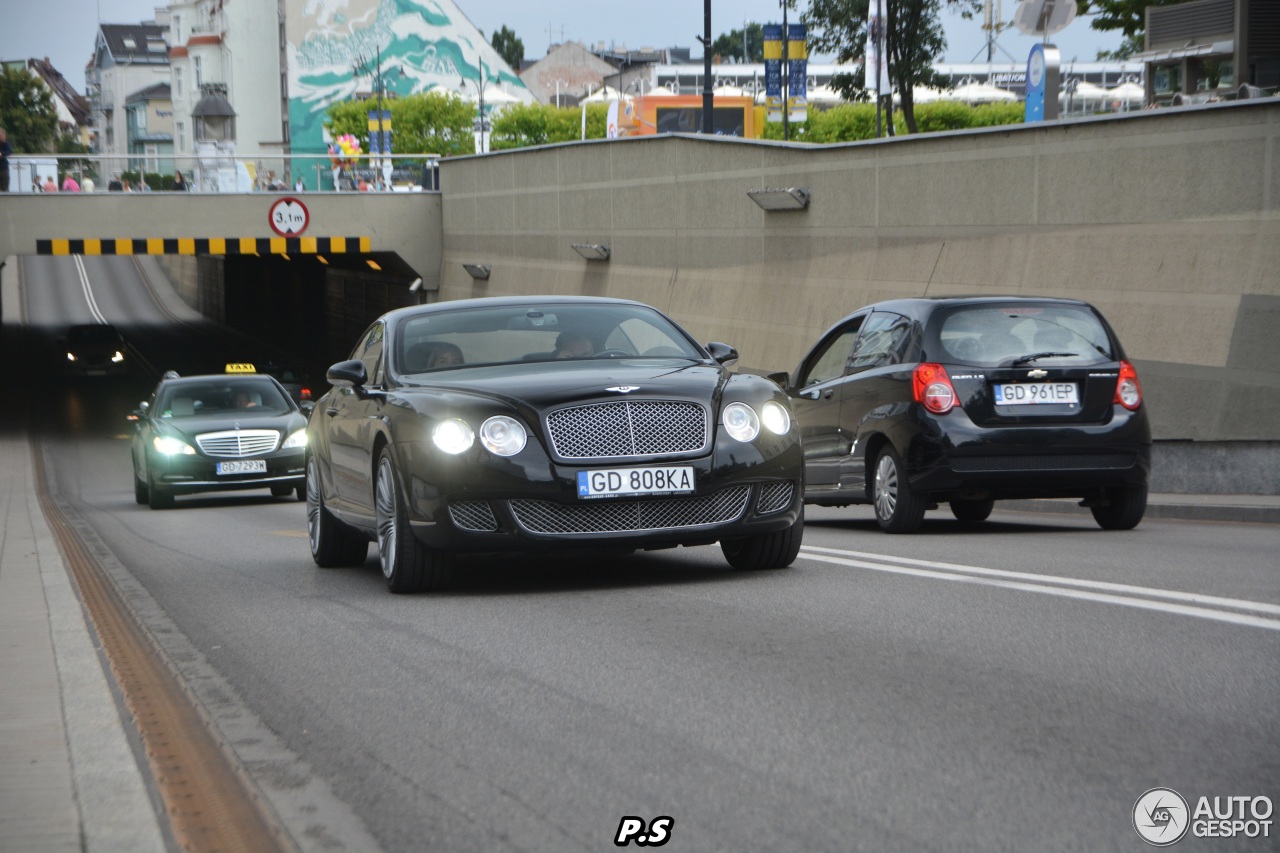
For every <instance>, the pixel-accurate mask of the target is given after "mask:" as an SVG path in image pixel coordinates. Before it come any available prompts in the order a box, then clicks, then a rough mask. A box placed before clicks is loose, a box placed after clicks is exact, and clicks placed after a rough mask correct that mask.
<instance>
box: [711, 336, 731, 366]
mask: <svg viewBox="0 0 1280 853" xmlns="http://www.w3.org/2000/svg"><path fill="white" fill-rule="evenodd" d="M707 352H709V353H711V357H712V358H714V359H715V360H716V361H718V362H719V363H720V364H723V365H724V366H725V367H732V366H733V365H735V364H737V363H738V351H737V350H736V349H734V348H733V347H731V346H729V345H728V344H722V343H720V342H719V341H712V342H711V343H709V344H707Z"/></svg>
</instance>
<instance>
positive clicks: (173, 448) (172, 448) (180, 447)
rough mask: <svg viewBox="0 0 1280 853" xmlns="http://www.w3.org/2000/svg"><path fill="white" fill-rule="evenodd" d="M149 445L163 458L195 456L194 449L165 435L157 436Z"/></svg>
mask: <svg viewBox="0 0 1280 853" xmlns="http://www.w3.org/2000/svg"><path fill="white" fill-rule="evenodd" d="M151 443H152V444H153V445H154V446H155V448H156V450H157V451H159V452H160V453H163V454H164V455H165V456H195V455H196V449H195V448H194V447H192V446H191V445H189V444H187V443H186V442H185V441H180V440H178V439H176V438H171V437H170V436H167V435H157V436H156V437H155V438H153V439H151Z"/></svg>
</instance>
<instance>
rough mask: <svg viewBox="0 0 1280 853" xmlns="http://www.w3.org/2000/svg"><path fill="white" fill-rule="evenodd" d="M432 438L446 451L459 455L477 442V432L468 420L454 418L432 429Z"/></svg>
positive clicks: (437, 445)
mask: <svg viewBox="0 0 1280 853" xmlns="http://www.w3.org/2000/svg"><path fill="white" fill-rule="evenodd" d="M431 440H432V441H434V442H435V444H436V447H438V448H440V449H441V450H443V451H444V452H445V453H448V454H451V455H453V456H457V455H458V454H459V453H465V452H466V451H467V450H468V449H469V448H470V447H471V445H472V444H474V443H475V440H476V434H475V433H474V432H472V431H471V427H470V426H469V425H468V424H467V422H466V421H460V420H458V419H456V418H454V419H451V420H447V421H441V422H440V423H438V424H436V428H435V429H434V430H432V431H431Z"/></svg>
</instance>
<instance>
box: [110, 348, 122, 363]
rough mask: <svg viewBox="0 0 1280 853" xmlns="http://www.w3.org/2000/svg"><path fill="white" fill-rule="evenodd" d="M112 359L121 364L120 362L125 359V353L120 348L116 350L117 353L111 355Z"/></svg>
mask: <svg viewBox="0 0 1280 853" xmlns="http://www.w3.org/2000/svg"><path fill="white" fill-rule="evenodd" d="M111 361H112V362H113V363H115V364H119V363H120V362H122V361H124V353H122V352H120V350H116V351H115V353H114V354H113V355H112V356H111Z"/></svg>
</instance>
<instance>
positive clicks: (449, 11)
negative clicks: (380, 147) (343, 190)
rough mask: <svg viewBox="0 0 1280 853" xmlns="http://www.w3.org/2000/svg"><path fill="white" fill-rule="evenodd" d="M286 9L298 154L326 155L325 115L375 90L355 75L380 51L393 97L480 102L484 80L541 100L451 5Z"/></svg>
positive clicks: (427, 0) (295, 3)
mask: <svg viewBox="0 0 1280 853" xmlns="http://www.w3.org/2000/svg"><path fill="white" fill-rule="evenodd" d="M286 8H287V11H286V15H287V18H286V23H285V33H286V38H287V42H288V44H287V50H288V60H289V134H290V140H291V147H292V150H293V153H295V154H320V153H324V152H325V151H326V145H325V142H324V135H323V125H324V122H325V118H326V115H325V110H326V109H327V108H328V107H329V105H330V104H333V103H336V102H338V101H344V100H350V99H352V98H353V97H354V96H355V95H356V93H357V92H363V93H368V92H369V91H371V90H372V88H373V86H374V84H373V83H372V81H371V79H370V76H369V74H367V73H366V74H365V75H363V76H360V75H356V74H355V73H353V69H354V68H355V67H356V66H357V65H359V64H360V63H361V62H366V63H367V64H368V66H369V67H370V68H372V67H373V65H374V57H375V56H376V55H377V54H378V52H379V50H380V51H381V55H382V76H383V81H384V84H385V86H386V91H387V92H394V93H396V94H397V95H407V94H410V93H412V92H428V91H431V90H432V89H443V90H445V91H450V92H457V93H459V94H461V95H462V96H463V97H466V98H468V99H470V100H475V99H476V94H477V87H478V86H479V85H480V81H481V80H482V79H483V80H484V81H485V83H487V84H488V85H490V86H500V87H501V88H502V89H503V90H504V91H505V92H506V93H507V94H509V95H512V96H514V97H516V98H518V99H519V100H520V101H522V102H525V103H532V102H533V101H534V100H535V99H534V97H533V95H532V94H531V93H530V92H529V90H528V89H527V88H526V87H525V85H524V83H522V82H521V81H520V78H519V77H517V76H516V74H515V72H514V71H512V70H511V67H510V66H508V65H507V63H506V62H504V61H503V59H502V57H500V56H499V55H498V53H497V51H495V50H494V49H493V47H492V46H490V45H489V43H488V42H486V41H485V40H484V37H483V36H482V35H481V34H480V31H479V30H477V29H476V28H475V26H474V25H473V24H472V23H471V22H470V21H469V20H467V18H466V16H465V15H464V14H462V12H461V10H459V9H458V7H457V6H456V5H454V3H453V2H452V0H287V2H286ZM401 71H403V72H404V73H403V75H401V73H400V72H401ZM464 81H465V82H464Z"/></svg>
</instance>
